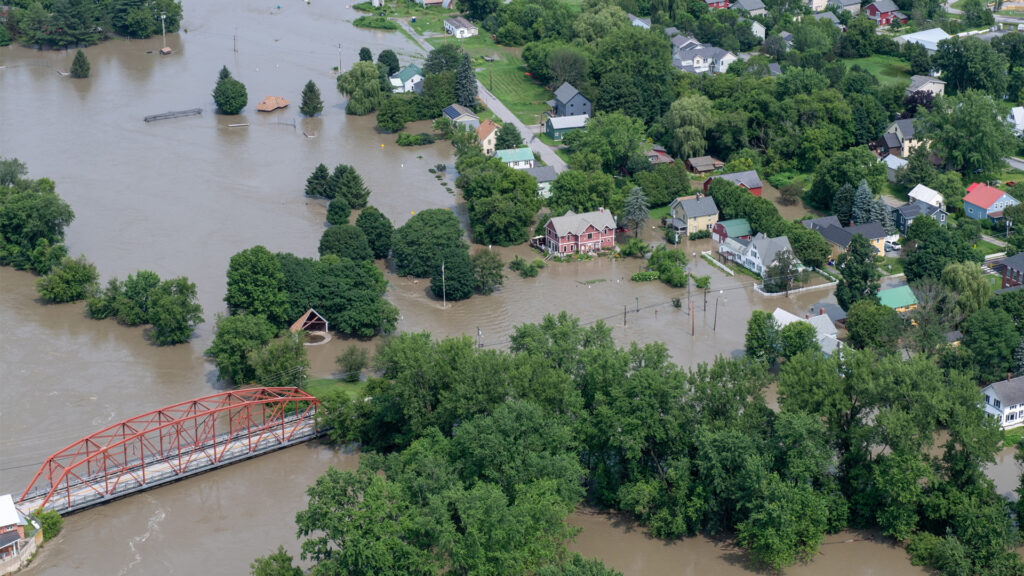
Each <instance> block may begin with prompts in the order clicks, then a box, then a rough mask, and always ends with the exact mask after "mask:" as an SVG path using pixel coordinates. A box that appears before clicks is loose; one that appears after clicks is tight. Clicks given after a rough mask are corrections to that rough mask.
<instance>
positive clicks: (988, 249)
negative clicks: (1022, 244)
mask: <svg viewBox="0 0 1024 576" xmlns="http://www.w3.org/2000/svg"><path fill="white" fill-rule="evenodd" d="M974 247H975V248H976V249H978V251H979V252H981V253H982V254H984V255H985V256H988V255H989V254H995V253H996V252H1003V251H1004V250H1006V249H1005V248H1003V247H1002V246H996V245H995V244H993V243H991V242H986V241H984V240H978V242H977V243H975V245H974Z"/></svg>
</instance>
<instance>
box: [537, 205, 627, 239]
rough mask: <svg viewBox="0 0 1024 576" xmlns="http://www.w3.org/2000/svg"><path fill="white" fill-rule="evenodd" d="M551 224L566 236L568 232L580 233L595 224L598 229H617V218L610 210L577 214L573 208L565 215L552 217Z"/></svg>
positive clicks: (557, 231) (556, 230)
mask: <svg viewBox="0 0 1024 576" xmlns="http://www.w3.org/2000/svg"><path fill="white" fill-rule="evenodd" d="M551 226H552V227H553V228H554V229H555V234H558V235H559V236H565V235H566V234H573V235H577V236H578V235H580V234H582V233H583V232H585V231H586V230H587V227H589V226H594V227H595V228H597V229H598V230H604V229H605V228H611V229H612V230H614V229H615V218H614V217H613V216H612V213H611V212H609V211H608V210H595V211H594V212H584V213H583V214H577V213H575V212H573V211H572V210H570V211H568V212H566V213H565V216H556V217H555V218H552V219H551Z"/></svg>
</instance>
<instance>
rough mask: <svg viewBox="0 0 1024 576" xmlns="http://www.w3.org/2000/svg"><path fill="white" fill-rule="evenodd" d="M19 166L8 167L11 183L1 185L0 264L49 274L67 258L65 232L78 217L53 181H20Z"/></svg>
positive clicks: (6, 176)
mask: <svg viewBox="0 0 1024 576" xmlns="http://www.w3.org/2000/svg"><path fill="white" fill-rule="evenodd" d="M19 164H20V163H18V162H17V160H14V161H13V162H8V163H7V166H8V168H6V169H5V172H7V173H8V174H6V175H5V176H4V179H5V180H8V181H10V183H9V184H5V185H0V264H3V265H5V266H13V267H15V268H17V269H19V270H24V269H29V270H33V271H35V272H37V273H39V274H45V273H47V272H49V270H50V268H51V267H52V266H54V265H56V264H57V263H58V262H60V260H61V258H63V257H64V256H66V255H67V250H65V249H64V247H63V241H64V228H65V227H66V226H68V225H69V224H71V222H72V220H74V219H75V213H74V211H72V210H71V206H69V205H68V203H67V202H65V201H64V200H62V199H61V197H60V196H58V195H57V192H56V191H55V190H54V184H53V181H51V180H49V179H46V178H41V179H39V180H27V179H22V178H20V177H19V173H20V174H23V173H24V171H23V170H20V169H19V168H18V167H17V166H18V165H19ZM11 166H15V167H14V168H11ZM20 166H21V167H22V168H23V167H24V165H23V164H21V165H20Z"/></svg>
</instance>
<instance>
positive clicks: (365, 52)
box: [359, 46, 373, 62]
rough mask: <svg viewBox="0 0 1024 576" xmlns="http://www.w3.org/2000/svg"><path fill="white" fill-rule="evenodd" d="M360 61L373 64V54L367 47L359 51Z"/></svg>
mask: <svg viewBox="0 0 1024 576" xmlns="http://www.w3.org/2000/svg"><path fill="white" fill-rule="evenodd" d="M359 61H360V62H373V52H370V49H369V48H367V47H366V46H363V47H362V48H360V49H359Z"/></svg>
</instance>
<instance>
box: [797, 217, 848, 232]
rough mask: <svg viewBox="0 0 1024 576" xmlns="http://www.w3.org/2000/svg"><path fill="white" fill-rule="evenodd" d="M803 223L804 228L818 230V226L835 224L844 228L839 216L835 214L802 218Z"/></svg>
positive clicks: (825, 226) (823, 226)
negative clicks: (807, 218)
mask: <svg viewBox="0 0 1024 576" xmlns="http://www.w3.org/2000/svg"><path fill="white" fill-rule="evenodd" d="M800 223H801V224H803V225H804V228H808V229H810V230H817V229H818V228H827V227H829V226H835V227H836V228H842V227H843V225H842V224H840V223H839V217H838V216H836V215H835V214H833V215H832V216H822V217H821V218H811V219H809V220H801V221H800Z"/></svg>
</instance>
